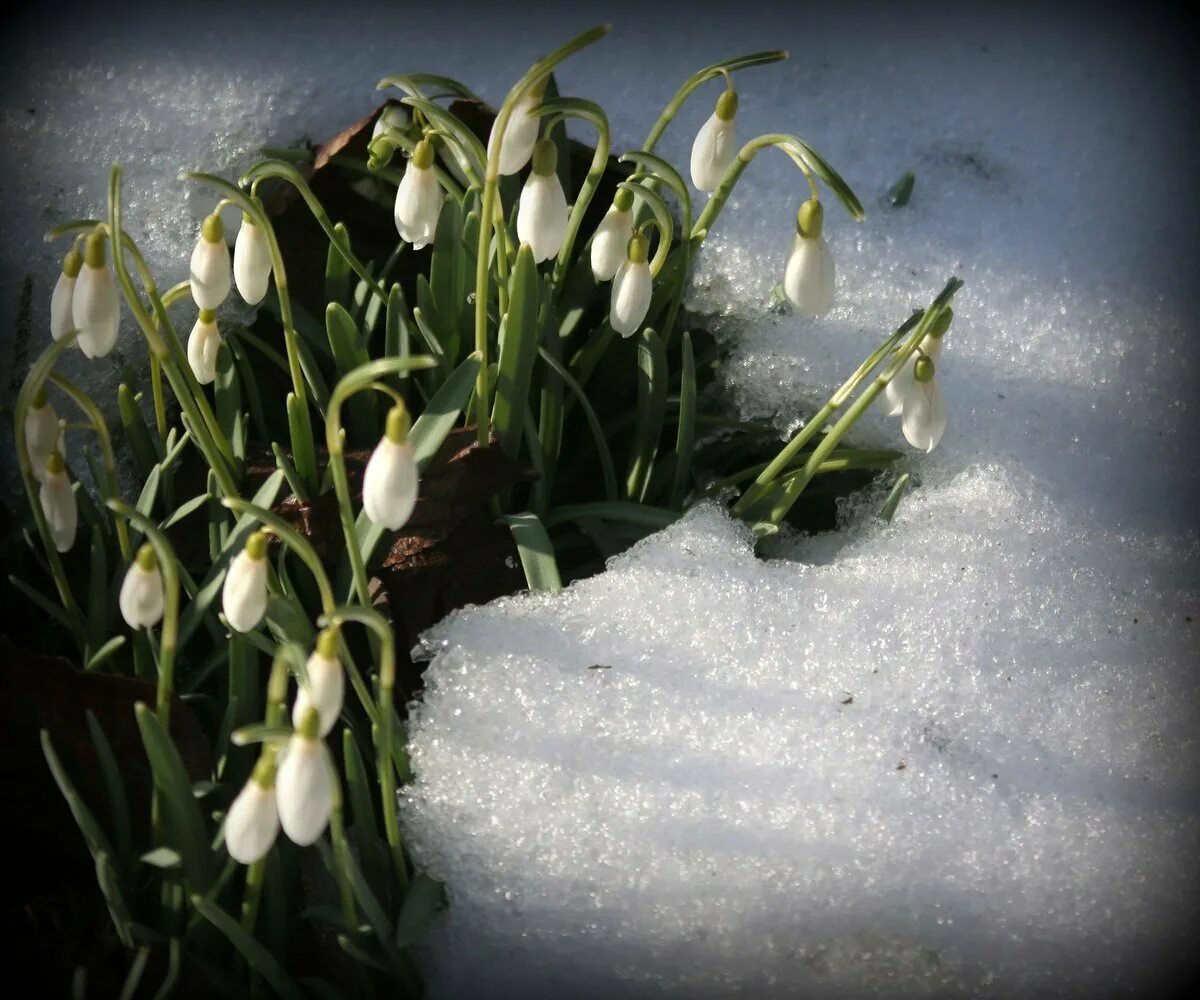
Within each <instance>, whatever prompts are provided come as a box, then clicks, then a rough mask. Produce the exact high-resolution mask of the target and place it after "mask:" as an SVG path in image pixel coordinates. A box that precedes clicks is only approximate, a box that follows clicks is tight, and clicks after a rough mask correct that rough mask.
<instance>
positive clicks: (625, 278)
mask: <svg viewBox="0 0 1200 1000" xmlns="http://www.w3.org/2000/svg"><path fill="white" fill-rule="evenodd" d="M649 252H650V241H649V240H647V239H646V237H645V236H644V235H643V234H642V233H635V234H634V235H633V236H632V237H631V238H630V240H629V244H628V248H627V250H626V254H625V263H623V264H622V265H621V267H620V268H619V269H618V271H617V274H616V277H614V278H613V284H612V297H611V299H610V300H609V308H608V322H609V325H610V326H612V328H613V329H614V330H616V331H617V333H619V334H620V335H621V336H622V337H632V336H633V335H634V334H635V333H637V331H638V328H639V327H640V326H641V325H642V323H643V321H644V320H645V319H646V313H647V312H648V311H649V309H650V299H651V297H652V296H653V294H654V279H653V278H652V277H651V275H650V265H649V264H648V263H647V262H646V258H647V255H648V254H649Z"/></svg>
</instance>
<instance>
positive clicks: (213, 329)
mask: <svg viewBox="0 0 1200 1000" xmlns="http://www.w3.org/2000/svg"><path fill="white" fill-rule="evenodd" d="M220 349H221V333H220V331H219V330H218V329H217V324H216V322H215V321H214V322H212V323H202V322H201V321H200V320H196V325H195V326H193V327H192V332H191V334H190V335H189V336H188V344H187V359H188V364H189V365H191V366H192V372H193V374H195V376H196V381H197V382H199V383H200V384H201V385H208V384H209V383H210V382H212V381H213V380H214V379H215V378H216V377H217V352H218V351H219V350H220Z"/></svg>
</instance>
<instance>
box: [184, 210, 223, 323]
mask: <svg viewBox="0 0 1200 1000" xmlns="http://www.w3.org/2000/svg"><path fill="white" fill-rule="evenodd" d="M189 277H190V278H191V281H192V298H193V299H194V300H195V302H196V305H198V306H199V307H200V308H201V309H216V308H217V307H218V306H219V305H220V304H221V303H222V302H224V301H225V299H226V298H228V297H229V285H230V278H231V272H230V267H229V247H228V246H227V245H226V244H225V223H223V222H222V221H221V216H220V213H218V212H213V214H212V215H210V216H208V217H207V218H206V219H205V220H204V222H203V223H202V224H201V226H200V239H199V240H197V241H196V249H195V250H193V251H192V266H191V273H190V275H189Z"/></svg>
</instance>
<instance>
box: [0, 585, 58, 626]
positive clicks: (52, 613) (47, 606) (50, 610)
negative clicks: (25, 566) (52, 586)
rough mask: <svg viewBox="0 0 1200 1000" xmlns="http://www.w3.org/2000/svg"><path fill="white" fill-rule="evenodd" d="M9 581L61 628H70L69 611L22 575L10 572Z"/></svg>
mask: <svg viewBox="0 0 1200 1000" xmlns="http://www.w3.org/2000/svg"><path fill="white" fill-rule="evenodd" d="M8 582H9V583H11V584H12V585H13V587H14V588H15V589H16V590H18V591H19V592H20V593H22V594H24V595H25V596H26V597H28V598H29V600H30V601H32V602H33V603H34V604H35V605H36V606H37V607H38V609H39V610H40V611H42V612H43V613H44V614H46V615H48V616H49V617H50V619H51V620H52V621H53V622H54V623H55V624H56V625H58V626H59V628H63V629H67V630H68V631H69V630H70V628H71V622H70V619H68V618H67V613H66V612H65V611H64V610H63V609H62V608H60V607H59V606H58V605H57V604H54V603H52V602H51V601H50V600H49V598H47V597H45V596H44V595H42V594H39V593H38V592H37V591H36V590H34V589H33V588H32V587H31V586H30V585H29V584H27V583H26V582H25V581H24V580H22V579H20V577H16V576H12V575H11V574H10V575H9V578H8Z"/></svg>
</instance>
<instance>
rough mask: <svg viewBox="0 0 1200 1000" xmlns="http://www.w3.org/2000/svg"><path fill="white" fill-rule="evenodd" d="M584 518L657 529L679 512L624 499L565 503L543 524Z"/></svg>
mask: <svg viewBox="0 0 1200 1000" xmlns="http://www.w3.org/2000/svg"><path fill="white" fill-rule="evenodd" d="M585 518H593V519H595V520H600V521H616V522H621V523H625V524H634V525H638V526H641V527H646V528H652V529H654V530H658V529H659V528H665V527H667V526H668V525H670V524H674V523H675V522H676V521H678V520H679V512H678V511H674V510H667V509H666V508H664V507H651V506H649V505H648V504H641V503H628V502H625V501H618V502H617V503H580V504H567V505H565V506H562V507H556V508H554V510H552V511H551V512H550V513H549V514H547V515H546V519H545V524H546V527H547V528H553V527H556V526H557V525H560V524H563V523H565V522H567V521H580V520H583V519H585Z"/></svg>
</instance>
